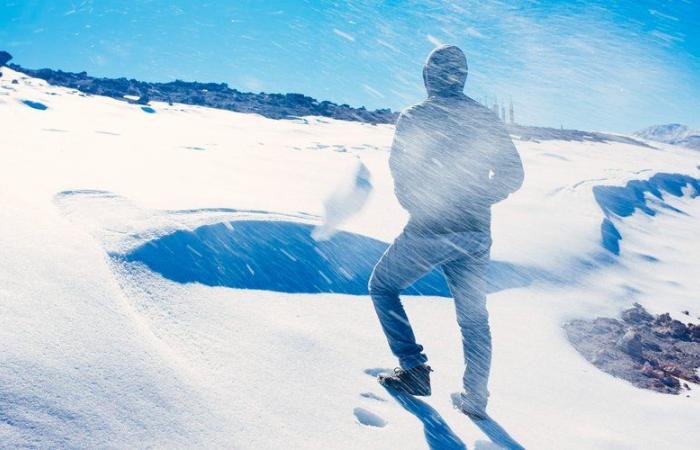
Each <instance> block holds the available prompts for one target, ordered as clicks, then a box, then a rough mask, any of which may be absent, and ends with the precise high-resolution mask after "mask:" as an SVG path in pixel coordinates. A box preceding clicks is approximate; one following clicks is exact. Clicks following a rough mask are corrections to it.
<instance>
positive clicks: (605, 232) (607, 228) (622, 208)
mask: <svg viewBox="0 0 700 450" xmlns="http://www.w3.org/2000/svg"><path fill="white" fill-rule="evenodd" d="M688 186H690V187H693V188H694V189H695V193H694V194H692V196H693V197H695V196H697V195H698V194H699V193H700V180H698V179H696V178H693V177H691V176H688V175H682V174H679V173H657V174H656V175H654V176H652V177H651V178H649V179H648V180H631V181H629V182H627V184H626V185H625V186H595V187H594V188H593V196H594V197H595V200H596V202H597V203H598V205H599V206H600V208H601V209H602V210H603V212H604V213H605V219H603V223H602V224H601V226H600V232H601V240H602V244H603V247H604V248H605V249H607V250H608V251H610V252H612V253H614V254H615V255H619V254H620V240H622V235H621V234H620V232H619V230H618V229H617V228H616V227H615V225H614V224H613V223H612V221H611V220H610V217H611V216H617V217H628V216H631V215H632V214H634V212H635V211H636V210H637V209H639V210H640V211H642V212H644V213H645V214H648V215H650V216H654V215H656V211H654V209H652V208H651V207H650V206H649V205H648V203H647V199H646V194H647V193H649V194H651V195H653V196H654V197H655V198H657V199H658V200H659V202H660V203H659V204H660V205H661V207H663V208H667V209H670V210H672V211H675V212H678V213H683V212H682V211H679V210H678V209H676V208H673V207H671V206H670V205H667V204H666V203H664V202H663V192H667V193H669V194H671V195H673V196H675V197H681V196H682V195H683V188H685V187H688Z"/></svg>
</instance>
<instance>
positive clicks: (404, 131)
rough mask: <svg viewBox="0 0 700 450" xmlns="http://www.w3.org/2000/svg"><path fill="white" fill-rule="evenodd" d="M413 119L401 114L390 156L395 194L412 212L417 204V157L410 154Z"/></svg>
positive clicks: (402, 204)
mask: <svg viewBox="0 0 700 450" xmlns="http://www.w3.org/2000/svg"><path fill="white" fill-rule="evenodd" d="M410 122H411V118H410V115H408V114H406V113H405V112H403V113H401V115H400V116H399V119H398V120H397V122H396V131H395V132H394V140H393V142H392V144H391V153H390V154H389V168H390V169H391V176H392V178H393V179H394V193H395V194H396V198H397V199H398V201H399V203H400V204H401V206H403V207H404V209H406V210H409V211H410V210H411V207H412V206H413V205H414V204H415V199H414V196H413V194H414V188H415V186H413V183H414V181H415V180H413V178H414V175H415V161H414V160H413V158H415V155H410V153H409V148H410V145H408V144H409V140H410V137H409V129H410Z"/></svg>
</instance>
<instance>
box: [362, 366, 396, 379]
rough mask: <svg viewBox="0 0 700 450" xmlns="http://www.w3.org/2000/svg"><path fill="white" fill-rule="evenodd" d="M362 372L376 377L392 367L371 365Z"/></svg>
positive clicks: (390, 370) (388, 371)
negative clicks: (371, 366)
mask: <svg viewBox="0 0 700 450" xmlns="http://www.w3.org/2000/svg"><path fill="white" fill-rule="evenodd" d="M364 372H365V373H366V374H367V375H369V376H370V377H375V378H376V377H378V376H379V375H380V374H382V373H391V372H392V369H388V368H386V367H373V368H370V369H365V370H364Z"/></svg>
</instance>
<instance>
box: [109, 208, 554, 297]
mask: <svg viewBox="0 0 700 450" xmlns="http://www.w3.org/2000/svg"><path fill="white" fill-rule="evenodd" d="M312 230H313V226H312V225H309V224H306V223H301V222H292V221H278V220H237V221H233V222H224V223H218V224H214V225H205V226H201V227H199V228H197V229H195V230H193V231H184V230H181V231H176V232H174V233H171V234H169V235H166V236H163V237H161V238H159V239H155V240H152V241H149V242H147V243H145V244H144V245H142V246H140V247H138V248H136V249H134V250H133V251H131V252H130V253H128V254H126V255H117V256H116V257H117V258H119V259H123V260H125V261H127V262H140V263H143V264H145V265H146V266H147V267H148V268H149V269H151V270H152V271H154V272H157V273H159V274H161V275H162V276H164V277H165V278H167V279H169V280H172V281H176V282H178V283H192V282H198V283H202V284H204V285H207V286H226V287H231V288H240V289H262V290H270V291H278V292H294V293H319V292H335V293H343V294H355V295H365V294H367V282H368V280H369V276H370V274H371V272H372V268H373V266H374V264H375V263H376V262H377V261H378V260H379V258H380V257H381V255H382V254H383V253H384V251H385V250H386V248H387V247H388V244H387V243H385V242H382V241H379V240H376V239H372V238H369V237H366V236H362V235H359V234H353V233H348V232H339V233H337V234H336V235H335V236H333V237H332V238H331V239H330V240H328V241H324V242H316V241H315V240H314V239H313V238H312V237H311V231H312ZM536 278H537V279H546V278H547V274H543V273H538V272H537V271H536V270H533V269H529V268H525V267H521V266H516V265H514V264H510V263H505V262H498V261H493V262H492V263H491V267H490V270H489V276H488V283H489V292H494V291H498V290H502V289H507V288H514V287H521V286H526V285H528V284H530V283H532V281H533V280H534V279H536ZM404 293H405V294H409V295H435V296H444V297H449V296H450V293H449V289H448V287H447V284H446V283H445V280H444V279H443V276H442V274H441V273H440V272H439V271H437V270H435V271H433V272H431V273H429V274H428V275H426V276H425V277H423V278H422V279H421V280H419V281H418V282H416V283H415V284H414V285H413V286H412V287H410V288H409V289H407V290H406V291H404Z"/></svg>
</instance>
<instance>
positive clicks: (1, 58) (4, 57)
mask: <svg viewBox="0 0 700 450" xmlns="http://www.w3.org/2000/svg"><path fill="white" fill-rule="evenodd" d="M11 59H12V55H10V54H9V53H7V52H6V51H4V50H0V68H2V67H3V66H4V65H5V64H7V62H8V61H9V60H11ZM0 77H2V71H0Z"/></svg>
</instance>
